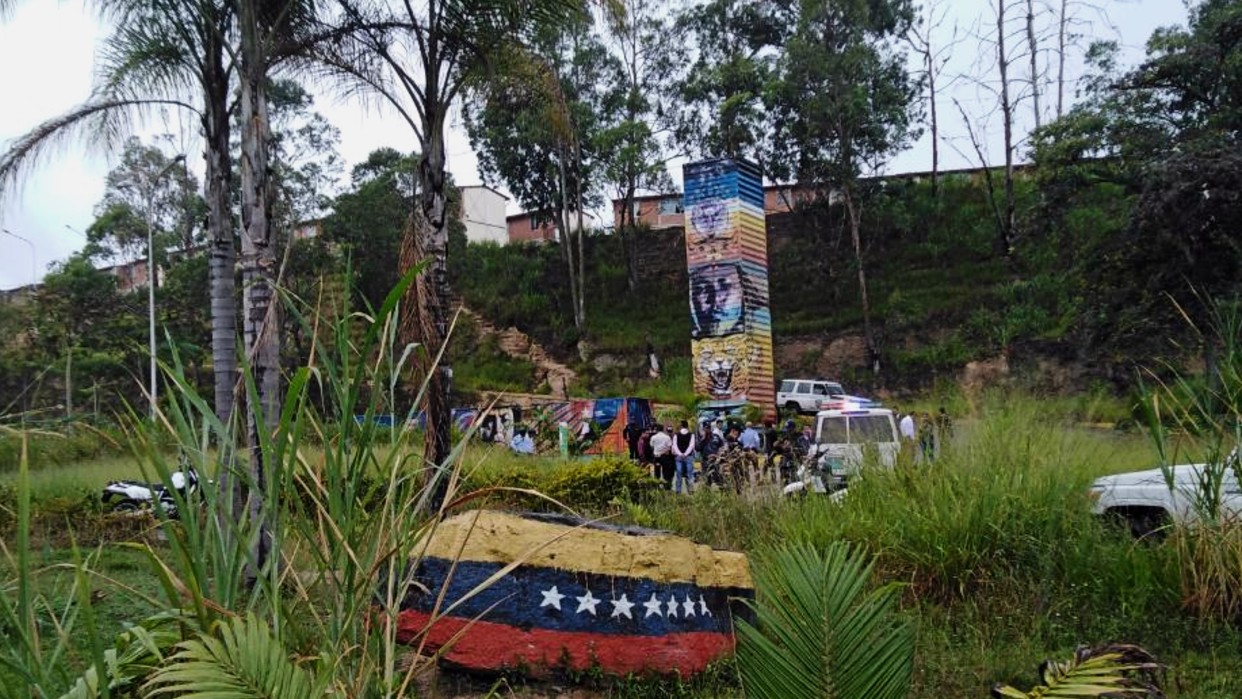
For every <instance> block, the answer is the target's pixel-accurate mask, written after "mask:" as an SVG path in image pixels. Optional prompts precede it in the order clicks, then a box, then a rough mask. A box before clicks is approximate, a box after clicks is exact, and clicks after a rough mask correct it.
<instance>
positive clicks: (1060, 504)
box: [5, 394, 1242, 699]
mask: <svg viewBox="0 0 1242 699" xmlns="http://www.w3.org/2000/svg"><path fill="white" fill-rule="evenodd" d="M1050 405H1051V406H1052V407H1051V408H1050V407H1049V406H1050ZM1078 410H1079V407H1078V406H1076V405H1075V404H1073V403H1070V402H1065V403H1061V404H1056V403H1051V404H1050V403H1047V402H1045V401H1042V400H1038V399H1034V398H1029V397H1024V396H1022V395H1019V394H993V395H990V396H988V397H987V398H986V399H985V400H984V401H983V403H981V404H980V406H979V411H980V415H979V417H978V418H976V419H973V420H966V421H961V422H960V423H959V425H958V429H957V436H956V439H955V441H954V442H953V444H952V445H951V446H950V448H948V449H946V450H945V452H944V453H943V454H942V456H941V458H940V459H938V460H937V461H936V462H935V463H933V464H931V465H930V466H913V465H905V466H902V467H900V468H898V469H896V470H894V471H891V472H889V471H883V470H876V471H873V472H870V473H869V474H868V475H867V477H866V478H864V479H862V480H861V481H859V482H858V483H856V484H855V486H854V487H852V488H851V489H850V492H849V495H848V496H847V497H846V498H845V500H844V501H843V502H842V503H840V504H836V503H833V502H830V501H829V500H828V499H827V498H821V497H807V498H805V499H801V500H792V501H791V500H784V499H781V498H779V497H776V496H774V495H771V494H764V493H755V494H751V495H747V496H743V497H738V496H735V495H733V494H732V493H727V492H722V491H715V490H710V489H699V490H698V491H696V493H695V494H694V496H692V497H685V496H681V497H676V496H673V495H671V494H669V493H666V492H663V491H660V490H657V489H653V485H654V484H653V483H652V481H651V479H650V478H648V477H647V475H646V474H645V473H643V472H642V471H640V470H638V469H636V468H635V467H633V466H631V465H629V464H628V463H626V462H625V461H623V460H618V459H597V460H589V461H578V462H572V463H569V464H566V463H564V462H560V461H558V460H556V459H548V458H530V457H520V456H517V455H513V454H510V453H508V452H507V451H506V450H503V449H496V448H480V447H477V446H471V447H468V448H466V449H464V450H462V451H461V452H460V454H459V457H460V462H461V467H462V478H463V482H462V484H461V486H460V491H459V492H462V493H464V492H468V491H473V490H476V489H477V490H479V491H480V492H482V493H486V494H487V497H485V498H479V499H474V500H472V501H471V505H470V506H477V505H481V504H483V503H488V502H490V504H489V505H487V506H493V507H495V506H501V507H513V506H519V507H535V508H537V509H556V506H555V505H553V504H552V503H551V502H550V501H549V500H546V499H542V498H538V497H537V496H534V495H533V494H532V493H531V491H533V490H536V489H537V490H539V491H541V492H543V493H544V494H545V495H547V496H549V497H551V498H552V499H555V500H557V501H560V502H562V503H563V504H564V505H566V506H568V507H570V508H573V509H574V510H576V511H578V512H580V513H583V514H586V515H589V516H594V517H607V518H608V519H609V521H612V522H617V523H632V524H638V525H643V526H649V527H657V528H664V529H670V530H673V531H676V532H679V533H682V534H685V535H687V536H691V537H692V538H694V539H696V540H698V541H701V542H704V543H710V544H712V545H714V546H719V547H726V548H732V549H736V550H742V551H748V552H752V553H755V554H757V555H758V556H759V557H760V558H764V557H766V556H769V555H770V554H773V553H774V552H775V551H776V549H777V548H778V547H780V546H783V545H787V544H789V545H797V546H802V547H806V550H807V551H820V552H822V551H826V550H828V549H830V548H832V547H834V546H837V545H840V544H842V543H847V544H849V545H851V546H852V547H854V548H855V550H857V551H866V552H868V555H869V556H871V557H872V558H873V565H874V568H873V571H874V572H873V577H874V579H875V582H876V584H879V585H885V584H895V585H897V588H896V589H897V590H898V593H899V599H900V609H901V612H900V615H899V616H900V618H902V619H905V620H907V621H908V622H909V623H911V624H912V626H913V629H914V638H915V645H914V648H915V659H914V672H913V685H912V686H913V689H912V693H911V694H910V696H912V697H928V698H930V697H940V696H983V695H984V693H985V692H986V689H987V688H988V687H989V686H991V685H992V684H994V683H998V682H999V683H1003V684H1007V685H1010V686H1013V687H1033V686H1035V685H1037V684H1040V683H1042V682H1043V680H1042V679H1041V678H1040V677H1038V676H1037V675H1035V674H1034V673H1033V668H1034V663H1035V662H1036V661H1038V660H1039V659H1042V658H1045V657H1054V658H1055V657H1071V656H1072V655H1073V652H1074V649H1075V648H1076V647H1077V646H1078V645H1080V644H1087V645H1099V644H1103V643H1106V642H1110V641H1125V642H1129V643H1135V644H1137V645H1140V646H1142V647H1144V648H1147V649H1148V650H1150V651H1151V652H1152V653H1154V655H1155V656H1156V658H1157V659H1158V660H1159V661H1160V662H1161V663H1165V664H1167V665H1169V667H1170V678H1171V682H1176V686H1177V687H1178V690H1177V692H1176V693H1172V694H1170V696H1177V697H1190V698H1192V699H1218V698H1219V699H1223V698H1224V697H1229V696H1232V694H1233V689H1232V688H1233V687H1234V686H1236V683H1237V682H1240V681H1242V663H1239V662H1238V661H1237V660H1236V658H1237V657H1238V654H1239V653H1240V652H1242V633H1240V632H1239V631H1238V630H1237V629H1236V627H1235V626H1234V620H1233V619H1232V617H1230V616H1228V614H1227V613H1226V612H1225V611H1224V610H1223V609H1221V608H1218V607H1210V606H1193V605H1192V606H1186V605H1184V604H1183V601H1184V600H1185V599H1188V597H1187V595H1188V594H1190V589H1189V588H1186V587H1185V586H1186V585H1187V584H1188V582H1193V581H1194V580H1199V581H1200V582H1201V583H1202V584H1207V583H1208V582H1213V583H1215V584H1219V585H1226V584H1232V583H1231V582H1229V581H1228V580H1226V579H1221V578H1213V579H1212V580H1211V581H1209V580H1207V579H1206V576H1207V575H1208V574H1209V570H1210V569H1206V568H1204V567H1203V566H1201V565H1200V566H1197V567H1194V568H1192V569H1191V571H1192V572H1194V573H1195V576H1196V577H1194V578H1187V577H1186V575H1184V573H1183V571H1184V570H1185V569H1184V567H1183V564H1182V561H1183V560H1185V559H1184V556H1185V555H1186V554H1187V553H1192V554H1194V553H1195V552H1198V557H1197V558H1196V560H1202V561H1204V562H1208V561H1209V558H1207V557H1214V559H1211V560H1219V561H1221V562H1222V563H1223V562H1224V561H1227V560H1233V559H1231V558H1228V557H1227V556H1231V555H1232V554H1230V553H1229V552H1230V551H1235V550H1237V549H1236V548H1235V547H1233V544H1232V543H1230V542H1223V541H1221V540H1220V539H1218V538H1213V537H1208V536H1198V537H1196V538H1194V539H1193V541H1194V542H1195V543H1194V546H1195V547H1196V548H1195V549H1194V550H1190V549H1186V550H1183V548H1184V546H1185V544H1184V543H1183V542H1189V541H1192V539H1189V538H1187V539H1182V538H1179V536H1178V535H1175V536H1171V537H1169V539H1168V540H1166V541H1165V542H1164V543H1157V544H1136V543H1135V542H1133V541H1132V540H1130V539H1129V538H1128V536H1127V535H1125V534H1124V532H1119V531H1116V530H1113V529H1111V528H1109V527H1107V526H1105V524H1104V523H1101V522H1098V521H1096V520H1095V518H1094V517H1093V516H1091V515H1090V504H1089V501H1088V500H1087V497H1086V486H1087V484H1089V482H1090V480H1091V479H1092V478H1094V477H1097V476H1099V475H1105V474H1108V473H1114V472H1119V471H1125V470H1134V469H1139V468H1146V467H1148V466H1149V465H1150V464H1151V463H1152V462H1154V461H1156V460H1157V459H1158V454H1156V453H1155V452H1154V451H1153V450H1152V448H1151V445H1150V442H1148V441H1147V440H1146V439H1145V438H1144V437H1142V436H1139V435H1135V434H1120V433H1116V432H1110V431H1102V430H1095V429H1082V428H1074V427H1071V426H1070V424H1071V423H1072V422H1074V421H1076V420H1077V418H1078V413H1077V411H1078ZM307 426H308V427H310V426H311V425H310V424H308V425H307ZM354 429H355V428H350V430H349V431H350V432H351V434H352V435H353V437H352V438H357V437H359V436H361V434H360V433H358V432H354V431H353V430H354ZM381 434H382V433H380V432H377V433H375V436H376V437H379V436H380V435H381ZM345 436H346V435H343V438H344V437H345ZM340 444H341V442H338V441H336V440H335V439H331V440H328V442H326V443H325V444H324V445H323V446H320V445H318V444H316V443H308V444H307V445H306V446H304V447H301V448H299V449H298V451H297V453H298V454H299V457H298V458H299V460H300V461H301V462H303V463H305V464H306V467H305V468H309V469H311V470H309V471H307V472H306V473H307V475H310V474H316V473H322V474H323V475H319V476H316V478H320V479H323V478H325V477H327V476H328V474H329V473H330V471H329V472H323V471H321V469H323V468H332V467H331V464H332V463H333V461H334V460H336V459H337V458H339V457H338V456H337V455H336V454H338V453H339V454H344V452H338V451H337V450H338V449H339V445H340ZM410 448H412V449H413V450H414V452H415V453H416V451H417V446H416V445H414V446H412V447H410ZM354 453H355V454H356V456H355V457H353V458H356V459H360V460H357V461H354V462H353V463H356V464H358V466H362V464H367V463H369V464H371V465H369V466H366V467H365V469H366V471H367V472H368V473H369V474H371V475H370V476H368V477H367V478H366V479H364V480H358V481H355V482H356V485H355V486H352V487H354V488H355V492H357V493H358V497H360V498H374V497H378V498H380V500H379V502H381V503H383V502H386V496H385V495H384V494H383V490H384V489H383V488H380V487H378V483H379V482H380V480H377V479H382V478H383V474H385V473H386V471H385V469H386V468H387V467H385V466H384V464H395V463H399V462H401V461H402V460H403V459H404V456H403V455H404V454H407V453H410V452H409V449H407V448H393V445H392V443H391V442H390V441H389V440H388V438H384V439H383V440H382V441H378V442H373V443H371V445H370V446H369V447H368V448H367V449H366V450H365V452H354ZM363 453H365V454H367V455H368V456H363ZM1183 453H1184V452H1183ZM147 460H148V461H149V460H150V456H148V457H147ZM90 463H93V464H95V466H94V468H93V469H91V468H90V467H89V464H87V465H83V466H81V467H80V468H77V469H76V472H78V473H87V472H89V473H91V475H92V476H93V477H94V478H95V483H99V481H100V480H101V479H102V478H104V477H106V472H107V471H109V470H112V469H119V468H120V467H121V464H120V463H118V462H115V461H111V460H99V461H95V462H90ZM51 472H54V470H52V469H45V470H44V471H42V472H39V473H36V474H33V475H36V476H38V477H42V476H43V474H44V473H51ZM124 475H132V474H124ZM323 482H324V484H325V487H327V483H328V481H326V480H324V481H323ZM335 487H338V488H339V487H345V483H342V484H341V485H340V486H335ZM508 489H515V490H508ZM518 489H520V490H518ZM36 492H42V495H39V496H38V497H37V499H36V502H35V508H36V509H42V508H53V507H57V505H56V501H55V498H56V497H57V494H56V491H55V489H54V485H53V484H52V482H50V481H49V482H47V484H45V485H43V486H41V491H36ZM80 492H81V494H82V497H83V498H85V497H86V494H87V493H86V491H85V490H82V491H80ZM8 503H13V505H9V504H8ZM344 505H345V503H344V502H342V503H341V504H340V506H342V507H343V506H344ZM328 506H329V504H328V503H327V502H316V500H312V501H311V502H310V503H309V507H310V509H309V510H308V511H305V512H303V513H301V514H298V515H297V516H298V517H303V516H309V517H312V518H313V519H314V518H316V517H317V515H315V514H314V513H315V511H316V509H317V508H319V507H328ZM10 507H11V508H12V509H14V510H15V509H17V507H16V503H15V502H14V501H13V500H11V499H10V500H7V501H6V504H5V508H6V509H9V508H10ZM299 512H301V511H299ZM341 516H359V515H348V514H347V512H342V515H341ZM313 519H312V521H313ZM60 521H61V523H62V524H61V525H60V526H62V527H65V528H66V530H67V531H81V530H83V529H85V528H89V527H95V526H96V524H95V522H97V521H98V520H95V519H90V518H87V517H86V515H85V514H84V513H83V512H81V511H78V512H74V513H73V514H72V516H68V517H65V516H63V515H62V516H61V519H60ZM289 526H290V527H292V529H291V530H290V537H291V538H290V540H289V543H288V545H289V546H294V547H295V548H298V550H300V551H301V553H298V554H297V555H296V557H295V558H296V560H300V561H303V563H302V564H301V565H299V570H302V571H304V572H305V571H313V570H315V569H316V568H317V566H318V565H319V564H318V563H316V562H314V560H313V559H312V558H306V557H305V556H306V555H307V554H309V553H310V552H309V551H308V550H306V549H300V548H299V547H297V546H296V545H295V544H294V541H298V540H301V537H302V536H303V534H300V533H298V534H295V532H301V525H296V524H294V522H292V521H291V522H290V523H289ZM6 531H8V532H9V536H12V535H13V532H14V530H13V529H11V528H10V529H7V530H6ZM45 531H46V529H40V528H38V527H36V532H35V539H34V541H35V542H37V543H36V546H37V547H47V546H50V547H52V548H50V549H47V551H46V552H45V553H44V554H42V558H41V559H40V560H43V561H48V562H50V561H62V562H64V561H66V560H68V559H67V557H68V556H69V554H68V553H67V552H66V551H65V549H59V552H58V547H61V546H66V545H68V543H69V542H68V538H67V537H65V536H62V537H60V538H50V537H47V536H46V534H41V533H40V532H45ZM83 533H85V532H83ZM129 535H130V536H134V535H136V533H134V532H130V533H129ZM359 536H361V535H359ZM1234 540H1236V537H1235V539H1231V540H1230V541H1234ZM325 545H327V544H326V543H325ZM152 546H153V548H152V551H154V552H155V553H156V554H157V555H158V556H160V557H168V556H171V555H172V552H171V551H169V550H167V549H165V548H164V546H163V545H161V544H155V543H153V544H152ZM111 551H112V547H111V546H106V547H105V548H104V549H102V553H100V554H97V556H98V557H97V558H93V559H91V561H90V564H91V566H92V570H97V571H99V572H100V573H103V574H106V575H107V576H108V578H110V579H118V580H120V581H122V582H124V583H125V584H126V585H128V586H131V587H132V586H139V587H140V589H149V588H150V587H151V586H152V585H155V584H158V583H157V581H158V576H153V575H152V572H151V570H150V569H149V568H148V567H147V566H146V564H145V562H144V559H143V558H142V557H134V556H130V555H128V554H113V553H110V552H111ZM49 556H51V558H48V557H49ZM118 556H119V558H118ZM765 560H766V558H765ZM170 562H171V561H170ZM39 565H43V564H39ZM181 565H184V564H178V566H177V567H175V569H176V570H178V571H181V567H180V566H181ZM52 570H61V571H62V572H63V571H67V570H68V569H49V571H48V572H49V573H50V572H52ZM180 574H184V573H180ZM66 579H67V578H66ZM99 580H100V582H99V583H98V584H99V586H101V587H102V588H103V589H106V590H107V594H106V596H105V597H104V600H105V602H104V606H103V607H101V610H103V611H101V614H102V615H104V616H105V617H106V616H107V615H109V614H112V615H114V616H113V617H111V618H112V621H107V622H106V623H105V622H100V623H101V624H102V625H103V628H108V629H113V630H116V629H117V628H118V627H117V626H115V625H114V624H116V623H118V622H119V620H120V619H121V618H124V615H125V614H126V613H129V612H126V611H125V610H131V611H133V610H136V609H138V608H139V607H141V605H143V604H147V602H143V601H142V598H139V597H134V596H133V595H132V593H131V592H129V591H127V590H126V589H124V588H114V587H113V586H112V585H111V583H108V582H106V580H104V579H103V578H99ZM359 584H361V583H359ZM143 586H145V587H143ZM1214 589H1219V588H1214ZM308 592H309V590H308ZM148 596H155V595H151V594H149V593H148ZM316 598H317V596H316V595H312V597H311V598H309V599H307V600H305V601H304V602H305V603H309V604H312V607H311V608H310V609H315V611H314V612H308V608H307V607H305V606H302V605H303V604H304V602H296V601H295V603H294V606H293V609H291V610H290V613H293V611H294V610H299V613H302V614H306V613H313V614H323V613H325V611H324V610H323V609H318V608H315V607H313V605H314V602H313V601H312V600H313V599H316ZM112 605H117V606H116V607H113V606H112ZM134 605H137V606H134ZM142 609H143V610H145V609H147V608H146V607H142ZM109 610H115V611H109ZM133 613H134V614H135V615H137V614H138V612H137V611H133ZM130 618H131V619H132V618H136V617H130ZM108 633H112V632H111V631H109V632H108ZM287 633H290V634H293V635H292V636H289V637H288V638H287V639H286V642H294V641H293V639H295V638H297V639H301V640H297V641H296V643H297V644H299V647H301V646H300V644H303V643H308V642H311V639H312V638H315V637H317V634H318V633H320V632H319V631H315V630H314V629H307V628H306V627H305V626H304V625H297V626H293V627H291V629H290V631H289V632H287ZM302 634H310V635H309V636H303V635H302ZM78 667H81V666H78ZM733 672H734V671H733V670H727V671H723V672H720V673H718V674H715V675H712V676H711V677H710V679H708V678H702V679H699V680H697V681H696V683H695V684H693V685H686V686H685V687H684V688H681V689H676V688H666V689H665V690H656V689H653V688H652V686H649V685H645V684H642V683H639V684H632V683H622V684H620V685H615V684H609V683H605V684H604V686H606V687H610V688H611V689H609V690H608V691H610V692H611V693H612V694H613V695H614V696H649V694H647V692H650V691H663V692H665V693H671V694H673V695H676V696H702V697H707V696H729V695H737V694H738V693H739V691H740V690H739V689H738V686H737V684H736V683H737V682H738V680H737V678H736V676H735V675H734V674H733ZM704 682H707V684H706V685H704V684H703V683H704ZM743 683H745V680H743ZM1171 686H1173V685H1172V684H1171V683H1170V684H1166V690H1167V689H1169V688H1170V687H1171Z"/></svg>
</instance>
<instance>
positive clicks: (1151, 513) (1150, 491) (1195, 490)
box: [1089, 455, 1242, 537]
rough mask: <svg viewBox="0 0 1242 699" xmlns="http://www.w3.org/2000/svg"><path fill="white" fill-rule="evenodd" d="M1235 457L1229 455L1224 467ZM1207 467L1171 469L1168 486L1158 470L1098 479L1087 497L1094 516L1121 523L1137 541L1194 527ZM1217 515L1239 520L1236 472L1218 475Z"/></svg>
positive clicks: (1241, 491)
mask: <svg viewBox="0 0 1242 699" xmlns="http://www.w3.org/2000/svg"><path fill="white" fill-rule="evenodd" d="M1235 458H1236V457H1235V456H1234V455H1230V457H1229V458H1228V459H1226V462H1225V463H1226V464H1231V463H1232V460H1233V459H1235ZM1206 466H1207V464H1182V465H1179V466H1173V467H1172V469H1171V473H1172V476H1173V481H1172V484H1171V487H1170V483H1169V481H1168V479H1167V478H1166V475H1165V472H1164V471H1163V470H1161V469H1159V468H1154V469H1151V470H1148V471H1136V472H1132V473H1119V474H1117V475H1114V476H1105V477H1103V478H1097V479H1096V481H1095V483H1093V484H1092V485H1091V490H1090V493H1089V494H1090V496H1091V498H1092V500H1094V501H1095V505H1094V507H1093V510H1094V512H1095V513H1096V514H1097V515H1111V516H1114V517H1117V518H1119V519H1121V520H1124V521H1125V522H1126V523H1127V524H1128V525H1129V527H1130V532H1131V533H1133V534H1134V535H1135V536H1137V537H1143V536H1148V535H1150V534H1153V533H1156V532H1158V531H1159V530H1160V529H1161V528H1162V527H1164V526H1165V525H1167V524H1169V523H1172V522H1178V523H1193V522H1196V521H1198V519H1199V510H1198V508H1197V507H1196V506H1195V503H1196V502H1197V501H1198V500H1199V497H1200V493H1201V492H1202V490H1203V482H1204V469H1205V468H1206ZM1219 504H1220V512H1221V514H1222V515H1224V516H1233V517H1237V516H1242V488H1240V487H1239V485H1238V478H1237V474H1236V472H1235V469H1234V468H1233V467H1232V466H1231V465H1227V466H1226V467H1225V468H1224V469H1223V471H1222V473H1221V484H1220V503H1219Z"/></svg>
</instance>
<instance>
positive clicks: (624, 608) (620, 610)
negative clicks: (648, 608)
mask: <svg viewBox="0 0 1242 699" xmlns="http://www.w3.org/2000/svg"><path fill="white" fill-rule="evenodd" d="M633 606H634V603H633V602H631V601H629V600H628V599H626V595H624V594H623V595H621V599H614V600H613V601H612V618H613V619H616V618H617V617H619V616H621V615H625V618H626V619H633V618H634V616H633V615H632V614H630V609H631V608H632V607H633Z"/></svg>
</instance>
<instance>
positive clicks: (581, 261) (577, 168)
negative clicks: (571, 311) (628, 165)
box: [574, 139, 586, 330]
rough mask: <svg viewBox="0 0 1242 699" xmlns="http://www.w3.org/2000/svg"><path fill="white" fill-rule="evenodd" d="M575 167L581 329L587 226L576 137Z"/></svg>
mask: <svg viewBox="0 0 1242 699" xmlns="http://www.w3.org/2000/svg"><path fill="white" fill-rule="evenodd" d="M574 168H575V171H576V172H577V174H578V177H577V178H576V179H575V180H574V209H575V210H576V211H577V212H578V307H577V308H578V313H577V317H578V322H579V326H578V329H579V330H586V248H585V247H583V236H584V235H585V229H586V226H585V225H584V223H583V221H582V147H581V145H579V143H578V141H577V139H574Z"/></svg>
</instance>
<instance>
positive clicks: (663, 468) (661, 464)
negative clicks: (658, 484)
mask: <svg viewBox="0 0 1242 699" xmlns="http://www.w3.org/2000/svg"><path fill="white" fill-rule="evenodd" d="M649 444H650V445H651V456H652V457H653V458H654V459H655V471H656V473H655V476H656V478H663V479H664V482H665V483H667V484H668V485H669V486H672V485H673V471H674V469H675V468H676V465H675V463H674V461H673V438H672V437H670V436H669V435H668V431H667V429H666V428H665V427H664V425H657V426H656V432H655V434H653V435H651V441H650V442H649Z"/></svg>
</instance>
